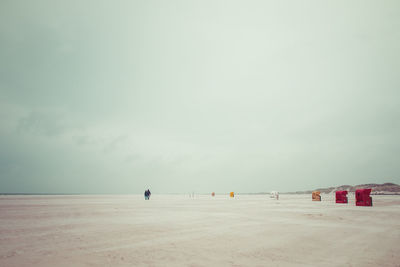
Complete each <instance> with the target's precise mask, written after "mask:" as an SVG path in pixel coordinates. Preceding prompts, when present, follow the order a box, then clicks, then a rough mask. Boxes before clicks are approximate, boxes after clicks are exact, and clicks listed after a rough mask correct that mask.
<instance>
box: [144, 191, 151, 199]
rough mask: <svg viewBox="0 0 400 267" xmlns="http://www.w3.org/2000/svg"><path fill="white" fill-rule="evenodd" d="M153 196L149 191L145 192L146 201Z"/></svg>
mask: <svg viewBox="0 0 400 267" xmlns="http://www.w3.org/2000/svg"><path fill="white" fill-rule="evenodd" d="M150 196H151V192H150V190H149V189H147V190H146V191H144V199H145V200H149V199H150Z"/></svg>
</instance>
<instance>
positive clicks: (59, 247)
mask: <svg viewBox="0 0 400 267" xmlns="http://www.w3.org/2000/svg"><path fill="white" fill-rule="evenodd" d="M322 198H323V201H322V202H313V201H311V195H281V196H280V199H279V200H274V199H270V198H269V196H261V195H237V196H236V197H235V198H234V199H230V198H229V197H228V195H227V194H226V195H217V196H216V197H215V198H212V197H211V196H205V195H200V196H195V198H194V199H191V198H189V196H184V195H156V194H153V195H152V198H151V200H149V201H145V200H144V199H143V196H142V195H77V196H0V266H18V267H19V266H400V196H373V203H374V206H373V207H356V206H355V205H354V196H351V195H350V197H349V200H350V203H349V204H335V203H334V196H333V195H331V196H328V195H322Z"/></svg>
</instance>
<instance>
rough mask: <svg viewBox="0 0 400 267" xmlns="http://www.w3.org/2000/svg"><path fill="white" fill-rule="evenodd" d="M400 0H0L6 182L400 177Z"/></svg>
mask: <svg viewBox="0 0 400 267" xmlns="http://www.w3.org/2000/svg"><path fill="white" fill-rule="evenodd" d="M399 48H400V2H399V1H382V0H379V1H365V0H362V1H348V0H346V1H339V0H335V1H321V0H315V1H282V0H279V1H264V0H262V1H261V0H260V1H252V0H242V1H218V0H201V1H200V0H199V1H190V0H189V1H188V0H182V1H176V0H169V1H153V0H146V1H97V0H96V1H81V0H78V1H72V0H68V1H54V0H49V1H39V0H38V1H28V0H26V1H17V0H11V1H6V0H1V2H0V120H1V124H0V192H8V193H10V192H25V193H26V192H32V193H38V192H46V193H56V192H63V193H142V192H143V191H144V190H145V189H146V188H150V190H152V191H153V192H158V193H173V192H175V193H181V192H182V193H186V192H192V191H195V192H212V191H215V192H221V193H222V192H229V191H235V192H268V191H270V190H279V191H296V190H305V189H314V188H318V187H325V186H335V185H341V184H351V185H354V184H360V183H369V182H376V183H383V182H394V183H400V49H399Z"/></svg>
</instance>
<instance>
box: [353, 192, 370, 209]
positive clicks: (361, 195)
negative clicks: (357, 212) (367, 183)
mask: <svg viewBox="0 0 400 267" xmlns="http://www.w3.org/2000/svg"><path fill="white" fill-rule="evenodd" d="M370 193H371V189H357V190H356V206H372V197H370V196H369V194H370Z"/></svg>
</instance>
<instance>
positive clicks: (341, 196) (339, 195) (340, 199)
mask: <svg viewBox="0 0 400 267" xmlns="http://www.w3.org/2000/svg"><path fill="white" fill-rule="evenodd" d="M336 203H348V200H347V191H346V190H344V191H336Z"/></svg>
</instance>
